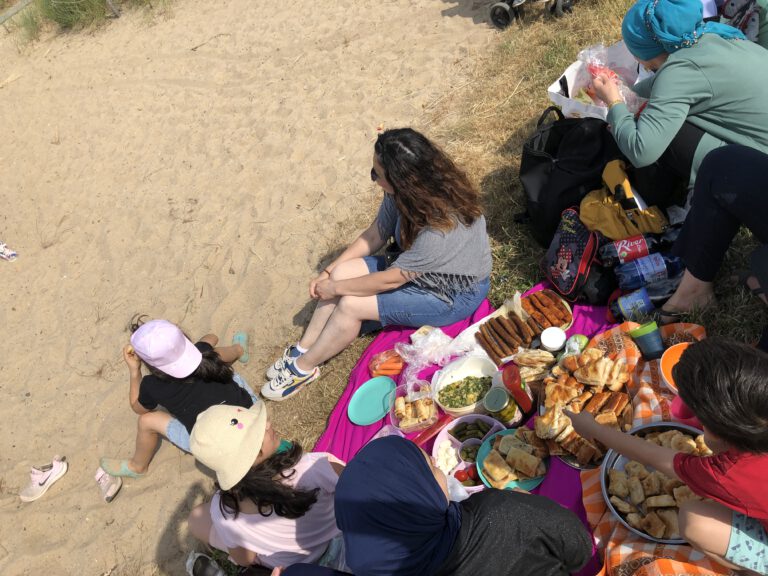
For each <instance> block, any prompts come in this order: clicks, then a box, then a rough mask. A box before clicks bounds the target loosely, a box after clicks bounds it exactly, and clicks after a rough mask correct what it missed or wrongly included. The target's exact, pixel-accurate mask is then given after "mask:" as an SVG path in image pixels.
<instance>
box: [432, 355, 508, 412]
mask: <svg viewBox="0 0 768 576" xmlns="http://www.w3.org/2000/svg"><path fill="white" fill-rule="evenodd" d="M496 372H498V370H497V369H496V364H494V363H493V361H492V360H490V359H489V358H483V357H480V356H466V357H464V358H460V359H458V360H455V361H453V362H451V363H450V364H448V365H446V366H444V367H443V368H442V369H441V370H438V371H437V372H435V374H434V376H432V390H434V394H435V402H437V404H438V406H440V408H442V409H443V412H445V413H446V414H450V415H451V416H455V417H458V416H465V415H467V414H472V413H473V412H485V410H484V409H483V399H482V398H480V399H479V400H478V401H477V402H476V403H475V404H470V405H469V406H464V407H463V408H446V407H445V406H443V405H442V404H441V403H440V401H439V400H438V394H439V393H440V390H442V389H443V388H445V387H446V386H448V385H449V384H453V383H454V382H458V381H459V380H463V379H464V378H466V377H467V376H476V377H480V376H490V377H491V378H492V377H493V376H494V374H496Z"/></svg>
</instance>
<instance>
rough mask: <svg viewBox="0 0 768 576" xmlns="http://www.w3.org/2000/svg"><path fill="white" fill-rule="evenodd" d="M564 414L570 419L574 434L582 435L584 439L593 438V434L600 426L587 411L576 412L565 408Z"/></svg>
mask: <svg viewBox="0 0 768 576" xmlns="http://www.w3.org/2000/svg"><path fill="white" fill-rule="evenodd" d="M565 415H566V416H568V418H570V419H571V426H573V429H574V430H575V431H576V434H578V435H579V436H582V437H583V438H584V439H585V440H590V441H592V440H594V438H595V434H597V433H598V432H599V430H600V429H601V428H602V426H600V424H598V423H597V422H595V417H594V416H592V414H590V413H589V412H583V411H582V412H579V413H578V414H576V413H574V412H571V411H570V410H565Z"/></svg>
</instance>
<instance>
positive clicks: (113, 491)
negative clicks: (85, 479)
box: [93, 466, 123, 504]
mask: <svg viewBox="0 0 768 576" xmlns="http://www.w3.org/2000/svg"><path fill="white" fill-rule="evenodd" d="M93 479H94V480H96V484H98V486H99V490H100V491H101V497H102V498H104V502H106V503H107V504H109V503H110V502H112V500H114V499H115V496H117V493H118V492H120V488H122V487H123V479H122V478H120V476H112V475H111V474H107V473H106V472H105V471H104V469H103V468H102V467H101V466H99V467H98V468H97V469H96V475H95V476H94V478H93Z"/></svg>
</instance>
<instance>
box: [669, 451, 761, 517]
mask: <svg viewBox="0 0 768 576" xmlns="http://www.w3.org/2000/svg"><path fill="white" fill-rule="evenodd" d="M674 466H675V473H676V474H677V476H678V477H679V478H680V480H682V481H683V482H685V483H686V484H687V485H688V487H689V488H690V489H691V490H693V491H694V492H695V493H696V494H697V495H699V496H701V497H703V498H711V499H712V500H715V501H717V502H720V503H721V504H724V505H725V506H727V507H728V508H731V509H732V510H736V511H737V512H741V513H742V514H745V515H747V516H749V517H750V518H754V519H756V520H759V521H760V523H761V524H762V525H763V527H765V529H766V530H768V489H766V478H768V454H752V453H750V452H736V451H733V450H726V451H725V452H722V453H720V454H716V455H715V456H706V457H702V456H692V455H690V454H683V453H678V454H676V455H675V460H674Z"/></svg>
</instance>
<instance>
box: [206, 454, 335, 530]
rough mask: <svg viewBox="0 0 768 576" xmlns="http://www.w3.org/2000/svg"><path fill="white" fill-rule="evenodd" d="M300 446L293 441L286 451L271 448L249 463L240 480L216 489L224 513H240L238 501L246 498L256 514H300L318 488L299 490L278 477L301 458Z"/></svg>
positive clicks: (285, 475)
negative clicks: (268, 453)
mask: <svg viewBox="0 0 768 576" xmlns="http://www.w3.org/2000/svg"><path fill="white" fill-rule="evenodd" d="M303 452H304V451H303V450H302V448H301V446H299V444H297V443H296V442H294V443H293V445H292V446H291V448H290V449H289V450H288V451H287V452H275V453H274V454H273V455H272V456H270V457H269V458H267V459H266V460H264V461H263V462H260V463H259V464H256V465H255V466H252V467H251V469H250V470H248V472H246V474H245V476H243V479H242V480H240V482H238V483H237V484H235V485H234V486H233V487H232V488H230V489H229V490H221V487H220V486H219V484H218V482H217V483H216V488H217V489H219V490H220V496H219V498H220V500H219V508H220V509H221V513H222V514H224V515H225V516H226V515H227V514H234V517H235V518H237V515H238V514H239V513H240V502H241V501H243V500H245V499H249V500H250V501H251V502H253V503H254V504H256V506H257V507H258V510H259V514H261V515H262V516H271V515H272V514H273V513H274V514H277V515H278V516H282V517H283V518H291V519H295V518H301V517H302V516H304V514H306V513H307V511H309V509H310V508H311V507H312V505H313V504H314V503H315V502H317V493H318V492H319V490H320V489H319V488H315V489H314V490H299V489H297V488H293V487H291V486H289V485H287V484H285V483H283V482H282V480H286V479H288V478H290V477H291V476H293V475H294V474H295V473H296V471H295V470H294V469H293V468H294V467H295V466H296V463H297V462H298V461H299V460H300V459H301V455H302V454H303Z"/></svg>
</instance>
